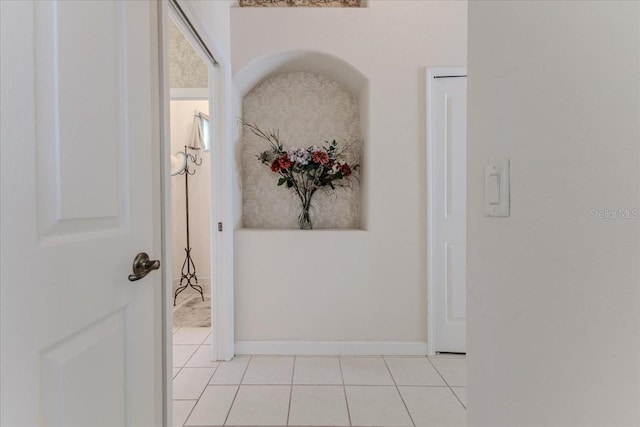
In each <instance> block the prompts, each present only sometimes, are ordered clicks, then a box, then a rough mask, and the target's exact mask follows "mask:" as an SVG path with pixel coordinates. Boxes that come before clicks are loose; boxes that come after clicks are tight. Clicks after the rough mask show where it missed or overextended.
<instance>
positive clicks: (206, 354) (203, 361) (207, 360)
mask: <svg viewBox="0 0 640 427" xmlns="http://www.w3.org/2000/svg"><path fill="white" fill-rule="evenodd" d="M211 357H212V356H211V346H210V345H208V344H203V345H201V346H200V347H199V348H198V350H196V352H195V353H193V356H191V359H189V361H188V362H187V363H186V365H184V366H186V367H188V368H216V367H217V366H218V364H219V363H218V362H213V361H212V360H211Z"/></svg>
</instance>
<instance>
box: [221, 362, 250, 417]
mask: <svg viewBox="0 0 640 427" xmlns="http://www.w3.org/2000/svg"><path fill="white" fill-rule="evenodd" d="M251 359H253V356H249V360H248V361H247V366H245V367H244V371H243V372H242V377H241V378H240V383H239V384H238V388H237V389H236V394H234V395H233V400H232V401H231V405H229V410H228V411H227V416H226V417H224V421H223V423H222V425H223V426H224V425H227V420H228V419H229V415H231V409H233V405H234V404H235V403H236V398H237V397H238V393H239V392H240V385H241V384H242V381H243V380H244V376H245V375H247V370H248V369H249V365H250V364H251Z"/></svg>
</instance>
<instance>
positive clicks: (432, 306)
mask: <svg viewBox="0 0 640 427" xmlns="http://www.w3.org/2000/svg"><path fill="white" fill-rule="evenodd" d="M463 75H464V76H466V75H467V67H434V68H427V75H426V79H427V81H426V88H427V102H426V108H425V110H426V115H427V117H426V119H427V121H426V123H427V150H426V155H427V159H426V161H427V355H429V356H432V355H434V354H436V342H437V339H438V337H437V334H436V284H435V283H434V278H433V267H434V265H435V262H434V259H433V255H434V253H435V250H434V249H435V243H436V242H435V239H434V238H433V235H434V233H433V232H434V229H435V225H434V221H433V218H434V215H433V212H434V211H435V209H436V206H435V201H434V200H433V195H434V193H435V188H434V158H433V155H432V153H433V151H434V146H435V141H434V136H433V133H432V129H433V127H432V114H431V113H432V111H431V102H432V94H433V86H432V85H433V83H434V81H435V78H437V77H440V78H442V77H445V76H448V77H451V76H463Z"/></svg>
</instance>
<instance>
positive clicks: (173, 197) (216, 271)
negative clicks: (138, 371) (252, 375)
mask: <svg viewBox="0 0 640 427" xmlns="http://www.w3.org/2000/svg"><path fill="white" fill-rule="evenodd" d="M160 5H161V6H160V7H161V10H160V15H159V21H158V31H159V40H160V41H161V45H160V51H159V52H160V57H159V62H160V87H159V91H160V107H161V114H162V135H161V144H160V145H161V147H160V151H161V153H160V154H161V161H162V176H161V179H160V182H161V186H162V191H161V193H162V212H163V217H162V236H163V237H162V252H163V253H162V258H163V259H164V260H165V262H164V265H165V266H166V268H165V269H164V270H163V303H162V304H163V360H164V375H163V390H164V407H165V409H164V413H165V420H170V419H172V407H173V405H172V401H173V399H190V398H191V397H189V396H181V395H180V393H183V392H184V391H185V390H184V388H183V387H179V386H178V385H176V384H175V383H174V382H173V381H172V380H173V378H174V377H176V375H177V374H178V373H179V372H180V371H181V370H183V369H184V368H187V362H189V363H193V364H194V365H193V366H191V365H189V366H188V369H187V371H188V370H189V369H195V370H197V369H204V368H206V367H207V366H210V365H211V364H213V363H215V362H216V361H226V360H230V359H231V358H233V355H234V348H233V226H232V225H231V224H232V212H233V209H232V190H231V188H232V187H231V182H232V171H233V167H232V161H233V152H232V150H229V149H228V148H227V146H228V145H229V141H230V139H231V138H230V136H229V135H230V134H229V132H230V129H232V127H231V125H230V123H229V122H230V117H231V102H230V93H231V92H230V87H231V85H230V82H231V67H230V64H229V62H228V60H226V58H224V57H223V55H221V54H220V52H217V51H216V50H215V49H210V48H209V47H208V46H207V45H206V44H205V42H204V41H203V39H202V38H201V37H200V35H199V33H198V31H197V30H196V28H195V27H194V24H193V22H192V21H191V20H190V19H189V16H187V14H186V13H185V11H184V10H183V9H182V7H181V5H180V4H179V3H178V2H177V1H176V0H169V1H168V2H161V3H160ZM187 6H188V5H187ZM212 52H214V53H215V54H216V56H215V57H214V54H213V53H212ZM220 57H222V58H223V60H222V61H221V62H218V61H217V60H216V58H220ZM227 223H228V224H229V227H225V225H226V224H227ZM174 303H175V305H174ZM181 330H182V332H183V333H180V332H181ZM176 347H179V348H178V349H176ZM176 350H179V351H176ZM176 365H179V366H180V367H179V368H177V369H176ZM195 370H194V371H193V372H191V371H189V372H186V373H187V374H191V373H194V374H195ZM198 374H200V373H198ZM187 376H188V375H187Z"/></svg>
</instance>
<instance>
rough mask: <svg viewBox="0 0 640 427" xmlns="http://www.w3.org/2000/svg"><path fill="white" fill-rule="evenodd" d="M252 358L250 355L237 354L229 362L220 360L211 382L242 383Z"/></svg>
mask: <svg viewBox="0 0 640 427" xmlns="http://www.w3.org/2000/svg"><path fill="white" fill-rule="evenodd" d="M250 359H251V357H250V356H236V357H234V358H233V359H232V360H231V361H229V362H220V364H219V365H218V367H217V368H216V372H215V374H213V377H212V378H211V384H240V381H242V376H243V375H244V371H245V370H246V369H247V364H248V363H249V360H250Z"/></svg>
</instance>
